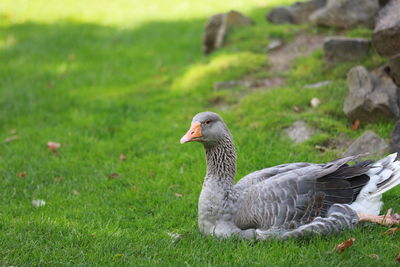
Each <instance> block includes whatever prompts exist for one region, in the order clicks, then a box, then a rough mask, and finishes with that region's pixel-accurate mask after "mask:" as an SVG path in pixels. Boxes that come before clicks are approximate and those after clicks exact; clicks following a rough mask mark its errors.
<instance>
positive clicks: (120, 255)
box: [114, 253, 124, 258]
mask: <svg viewBox="0 0 400 267" xmlns="http://www.w3.org/2000/svg"><path fill="white" fill-rule="evenodd" d="M123 256H124V254H122V253H118V254H115V256H114V257H116V258H121V257H123Z"/></svg>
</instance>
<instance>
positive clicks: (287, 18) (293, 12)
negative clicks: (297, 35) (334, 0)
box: [266, 0, 326, 24]
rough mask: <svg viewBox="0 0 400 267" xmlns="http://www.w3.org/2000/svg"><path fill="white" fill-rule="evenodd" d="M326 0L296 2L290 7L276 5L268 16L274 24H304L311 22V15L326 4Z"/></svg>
mask: <svg viewBox="0 0 400 267" xmlns="http://www.w3.org/2000/svg"><path fill="white" fill-rule="evenodd" d="M325 3H326V0H311V1H307V2H296V3H294V4H293V5H291V6H288V7H276V8H273V9H271V11H270V12H269V13H267V15H266V18H267V20H268V21H269V22H271V23H274V24H284V23H292V24H302V23H307V22H309V16H310V14H311V13H313V12H315V11H316V10H317V9H319V8H322V7H323V6H325Z"/></svg>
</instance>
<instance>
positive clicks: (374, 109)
mask: <svg viewBox="0 0 400 267" xmlns="http://www.w3.org/2000/svg"><path fill="white" fill-rule="evenodd" d="M377 73H378V74H379V75H377ZM347 84H348V86H349V95H348V96H347V97H346V99H345V102H344V107H343V111H344V112H345V113H346V115H347V116H348V117H349V118H350V119H352V120H360V121H361V122H376V121H381V120H388V119H393V118H397V117H399V115H400V110H399V106H398V101H397V100H398V92H397V87H396V85H395V84H393V82H392V81H391V79H390V78H388V77H387V76H385V74H384V73H383V72H382V71H381V70H379V71H377V72H376V73H370V72H368V70H367V69H366V68H364V67H362V66H357V67H354V68H352V69H351V70H350V71H349V72H348V74H347Z"/></svg>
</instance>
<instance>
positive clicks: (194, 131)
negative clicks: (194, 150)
mask: <svg viewBox="0 0 400 267" xmlns="http://www.w3.org/2000/svg"><path fill="white" fill-rule="evenodd" d="M197 137H202V135H201V124H200V123H198V122H195V123H192V126H190V129H189V131H188V132H187V133H186V134H185V135H184V136H182V138H181V144H184V143H187V142H192V141H196V140H194V138H197Z"/></svg>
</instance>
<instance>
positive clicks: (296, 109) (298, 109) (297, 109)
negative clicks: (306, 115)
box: [292, 106, 302, 112]
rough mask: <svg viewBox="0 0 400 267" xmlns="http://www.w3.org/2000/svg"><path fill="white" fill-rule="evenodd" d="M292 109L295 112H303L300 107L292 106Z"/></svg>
mask: <svg viewBox="0 0 400 267" xmlns="http://www.w3.org/2000/svg"><path fill="white" fill-rule="evenodd" d="M292 109H293V110H294V111H295V112H301V111H302V110H301V108H299V107H298V106H292Z"/></svg>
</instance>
